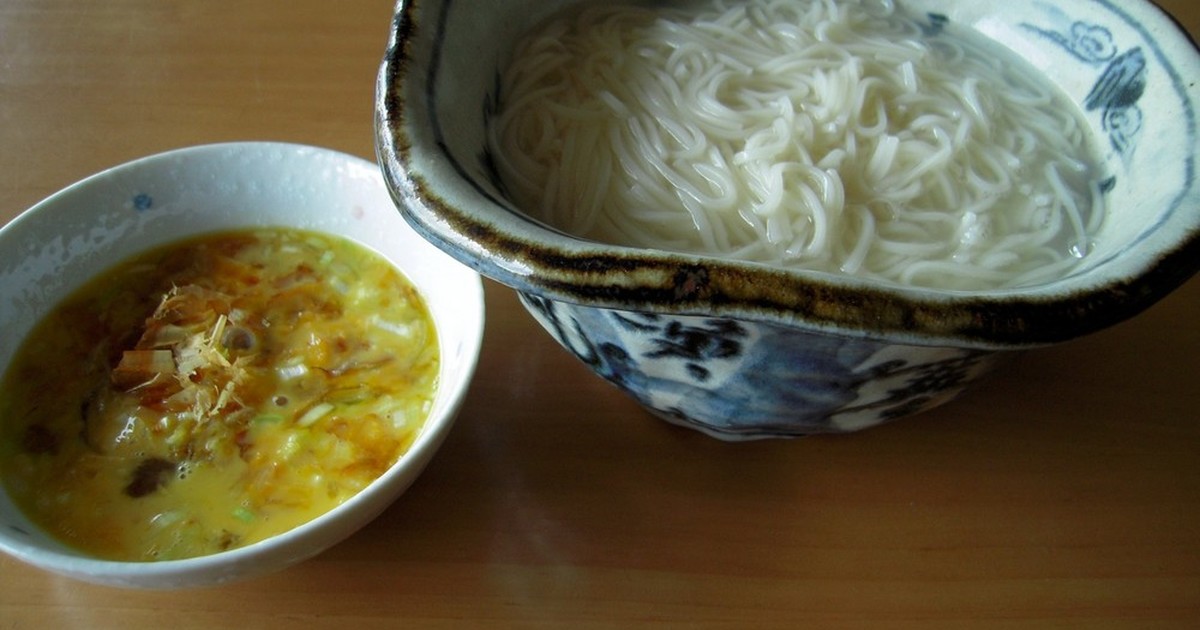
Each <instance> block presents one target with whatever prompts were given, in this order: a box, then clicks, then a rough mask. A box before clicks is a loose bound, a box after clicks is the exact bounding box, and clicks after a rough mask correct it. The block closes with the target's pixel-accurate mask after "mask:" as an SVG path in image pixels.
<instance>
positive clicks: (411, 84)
mask: <svg viewBox="0 0 1200 630" xmlns="http://www.w3.org/2000/svg"><path fill="white" fill-rule="evenodd" d="M585 1H586V0H585ZM568 4H573V3H572V2H570V0H562V1H557V2H536V1H532V0H506V1H505V2H500V3H492V4H489V5H487V7H479V6H476V5H474V4H471V3H467V2H463V1H462V0H438V1H435V2H421V3H401V8H400V11H401V16H400V18H401V19H399V20H398V21H397V24H398V25H400V26H399V27H398V29H397V33H396V34H395V36H394V40H393V42H392V48H391V50H390V51H389V55H388V59H387V61H386V62H385V64H384V67H383V69H382V70H381V73H380V84H379V100H378V103H377V107H378V109H379V112H380V113H379V127H380V128H379V132H378V133H379V145H380V148H381V151H380V154H381V159H382V163H383V165H384V168H385V173H386V174H387V177H388V182H389V184H390V185H392V186H393V187H394V189H396V190H397V191H398V194H399V195H401V196H405V197H406V198H407V201H408V203H407V204H406V208H405V212H407V213H408V215H409V218H410V220H412V221H413V222H414V223H415V224H416V225H417V229H418V230H419V231H421V232H422V234H424V235H425V236H426V237H427V238H430V239H431V240H433V241H434V242H436V243H438V244H439V246H441V247H443V248H445V249H447V250H448V251H450V252H451V253H452V254H454V255H455V256H457V257H459V258H460V259H462V260H464V261H466V262H468V263H469V264H473V265H474V266H476V268H478V269H480V270H481V271H483V272H484V273H485V274H486V275H488V276H491V277H493V278H496V279H498V280H500V281H501V282H504V283H505V284H508V285H510V286H513V287H515V288H517V289H519V290H522V291H528V292H532V293H536V294H541V295H548V296H550V297H554V298H559V299H564V300H567V301H572V302H583V303H595V304H597V305H601V306H605V305H610V306H629V307H635V308H646V309H649V310H657V311H670V310H676V309H685V310H690V311H691V312H696V313H712V312H717V311H719V310H724V311H725V312H727V313H730V314H747V313H751V312H754V313H752V314H757V315H761V316H765V317H769V318H775V319H778V320H783V321H789V322H793V323H796V322H799V323H806V324H808V325H812V326H816V327H826V328H830V329H834V330H838V331H841V332H846V331H857V332H858V333H864V334H884V335H888V334H902V335H903V334H908V335H910V336H913V337H916V338H918V339H914V340H916V341H921V339H919V338H922V337H923V336H925V337H929V336H931V337H943V338H944V337H958V338H959V341H971V342H978V343H982V344H984V345H987V344H994V343H998V344H1001V345H1007V344H1017V345H1020V344H1021V343H1023V341H1022V339H1023V337H1022V335H1025V334H1026V333H1027V331H1028V330H1029V328H1030V326H1029V324H1030V322H1032V321H1034V320H1038V321H1043V322H1049V323H1050V324H1051V326H1048V327H1047V329H1046V332H1045V334H1043V335H1041V338H1040V339H1033V338H1030V339H1027V340H1026V341H1033V342H1035V343H1036V342H1039V341H1041V342H1049V341H1058V340H1062V339H1064V338H1069V337H1073V336H1077V335H1079V334H1083V333H1086V332H1090V331H1091V330H1095V329H1098V328H1101V327H1104V326H1107V325H1110V324H1112V323H1115V322H1116V321H1119V320H1121V319H1124V318H1126V317H1129V316H1132V315H1133V314H1134V313H1136V312H1138V311H1139V310H1141V309H1142V308H1144V307H1145V306H1147V305H1148V304H1149V303H1151V302H1152V301H1153V300H1155V299H1157V298H1159V297H1161V296H1162V295H1164V294H1165V293H1166V292H1168V291H1170V290H1172V289H1173V288H1175V287H1176V286H1178V284H1179V283H1181V282H1182V281H1183V280H1185V279H1186V278H1188V277H1190V276H1191V275H1192V274H1194V273H1195V271H1196V270H1197V265H1198V263H1197V261H1196V258H1197V257H1196V256H1195V255H1194V254H1195V252H1196V249H1197V247H1198V245H1197V231H1198V229H1200V198H1198V192H1197V190H1196V186H1195V175H1196V174H1195V169H1196V163H1195V154H1196V148H1197V146H1198V143H1197V124H1196V102H1197V97H1198V96H1200V87H1198V86H1197V84H1196V83H1195V82H1193V81H1191V80H1190V77H1194V76H1197V74H1200V62H1198V59H1200V57H1198V55H1197V51H1196V48H1195V46H1194V45H1193V44H1192V42H1191V41H1190V39H1189V38H1188V37H1187V36H1186V35H1185V34H1184V33H1183V31H1182V30H1181V29H1180V28H1179V27H1178V25H1176V24H1175V23H1174V22H1173V21H1172V20H1171V19H1170V18H1169V17H1167V16H1166V15H1165V14H1164V13H1162V11H1161V10H1159V9H1158V8H1157V7H1155V6H1154V5H1152V4H1151V3H1149V2H1144V1H1141V0H1138V1H1135V2H1125V3H1121V4H1120V5H1119V6H1118V5H1116V4H1114V3H1111V2H1107V1H1105V0H1065V1H1063V2H1057V3H1052V4H1051V3H1045V2H1041V1H1039V0H1014V1H1013V2H1009V3H1005V4H1004V5H1003V6H1002V7H1001V6H1000V5H996V4H994V3H978V2H963V1H956V0H910V1H909V2H904V3H901V4H902V5H903V6H906V7H907V8H908V9H909V10H911V11H913V12H915V13H916V14H918V15H921V14H926V15H935V16H939V17H940V16H944V17H946V18H947V19H949V20H950V21H951V22H954V23H959V24H963V25H966V26H970V27H972V28H975V29H977V30H979V31H981V32H982V33H984V34H985V35H987V36H989V37H991V38H993V39H995V40H996V41H998V42H1000V43H1001V44H1003V45H1005V46H1006V47H1008V48H1010V49H1011V50H1013V51H1015V52H1016V53H1017V54H1018V55H1020V56H1021V57H1024V58H1025V59H1026V60H1028V61H1029V62H1030V63H1031V64H1032V65H1033V66H1034V67H1035V68H1037V69H1038V70H1040V71H1041V72H1043V73H1045V74H1046V75H1047V76H1048V77H1049V78H1050V79H1051V80H1052V81H1053V82H1054V83H1056V84H1057V85H1058V86H1059V87H1060V88H1061V89H1062V90H1063V91H1064V92H1065V93H1066V94H1067V96H1068V97H1069V98H1070V99H1071V100H1072V101H1073V102H1075V103H1077V104H1078V105H1079V107H1080V109H1081V110H1083V113H1084V117H1085V119H1086V121H1087V123H1088V124H1089V126H1090V127H1091V129H1092V131H1093V133H1094V134H1095V136H1096V137H1097V139H1098V142H1097V144H1098V145H1099V146H1100V147H1101V148H1102V150H1103V152H1104V155H1103V159H1104V161H1105V166H1106V168H1107V171H1108V173H1109V174H1110V175H1111V179H1109V180H1108V182H1107V193H1106V195H1107V206H1108V218H1107V220H1106V221H1105V224H1104V225H1103V227H1102V229H1101V231H1100V232H1099V233H1098V234H1097V235H1096V237H1095V243H1094V249H1093V251H1092V253H1091V254H1090V255H1089V256H1088V257H1087V258H1086V259H1085V261H1084V264H1082V265H1081V266H1080V267H1078V268H1077V269H1076V270H1075V271H1073V272H1072V273H1071V274H1070V275H1068V276H1067V277H1064V278H1063V279H1061V280H1059V281H1056V282H1052V283H1048V284H1045V285H1040V286H1035V287H1029V288H1022V289H999V290H993V291H987V292H982V293H980V292H974V293H964V292H931V291H926V290H907V289H903V288H901V289H890V288H889V289H883V290H877V287H871V286H870V285H864V284H862V283H861V282H860V281H857V280H855V279H852V278H831V277H828V276H824V275H822V274H815V273H812V272H803V271H799V272H791V273H776V272H775V271H774V270H765V269H762V268H761V267H760V266H757V265H753V264H740V263H736V262H728V261H717V260H712V259H707V258H705V257H702V256H686V255H678V254H673V253H668V252H659V251H653V250H634V249H630V248H624V247H617V246H612V245H604V244H598V243H591V242H586V241H582V240H579V239H575V238H572V237H570V236H568V235H564V234H562V233H560V232H558V231H556V230H553V229H551V228H548V227H546V226H545V225H543V224H540V223H539V222H537V221H534V220H531V219H529V218H528V217H526V216H524V215H523V214H521V212H519V211H518V210H517V209H516V208H514V207H513V206H512V205H511V204H510V203H509V202H508V201H507V200H506V199H505V198H504V197H503V195H502V193H501V192H500V188H499V187H498V186H497V185H496V184H495V177H494V175H493V173H494V169H493V168H492V167H491V163H492V160H491V159H490V157H489V150H488V148H487V146H486V141H485V128H486V125H487V121H488V115H489V112H491V111H494V108H495V106H496V95H497V91H498V78H497V71H498V70H499V69H500V68H502V67H504V65H506V64H507V62H508V55H509V52H510V49H511V46H512V42H513V40H514V39H515V38H516V37H518V36H519V34H520V33H522V32H523V31H524V30H525V29H527V28H528V27H529V26H530V25H531V24H534V23H536V22H537V21H538V20H541V19H543V18H544V17H545V16H547V15H548V14H550V13H551V12H553V11H555V10H557V9H560V8H562V7H563V6H565V5H568ZM480 59H488V60H492V59H494V60H496V61H495V62H494V63H480V62H479V60H480ZM607 268H618V269H619V270H620V271H621V273H620V274H619V275H614V274H607V275H604V274H599V275H598V274H597V270H601V271H603V270H604V269H607ZM696 269H702V271H703V274H702V275H703V276H704V278H705V279H706V280H708V281H710V282H711V283H712V292H711V294H710V295H706V296H701V297H700V298H698V299H696V300H694V301H692V302H690V303H689V302H688V301H687V300H679V299H678V298H679V296H678V295H677V294H676V293H677V292H675V293H673V292H672V291H670V290H669V289H670V288H671V283H672V282H673V281H675V280H674V279H676V278H678V277H680V274H681V273H683V274H684V276H685V277H688V278H689V279H692V280H694V279H695V274H692V275H691V276H689V275H688V274H689V273H691V271H690V270H696ZM631 271H632V273H630V272H631ZM601 276H602V277H601ZM746 277H753V278H754V282H753V283H747V282H746V281H745V280H744V278H746ZM739 278H740V280H739ZM722 283H724V284H722ZM751 284H753V286H751ZM1135 284H1136V285H1137V286H1136V287H1132V285H1135ZM733 285H736V286H733ZM731 286H732V287H733V288H730V287H731ZM603 287H607V288H608V289H610V290H608V291H605V290H603ZM1131 287H1132V288H1133V290H1131ZM664 288H665V289H668V290H665V291H663V289H664ZM847 288H849V290H847ZM654 291H658V292H657V293H655V292H654ZM817 291H820V292H822V294H823V295H825V296H828V297H829V299H828V300H826V301H833V302H839V303H843V304H842V305H841V306H839V307H838V308H837V309H834V310H833V311H836V312H833V311H830V312H826V313H822V314H817V313H816V310H817V309H815V308H813V306H814V305H813V300H814V298H813V293H814V292H817ZM1116 293H1124V294H1130V293H1136V294H1137V301H1136V303H1134V302H1130V301H1127V300H1128V299H1131V298H1127V296H1125V295H1123V296H1117V295H1116ZM1101 294H1103V295H1101ZM1097 296H1099V299H1097ZM852 300H853V301H855V302H857V303H858V304H862V305H865V306H864V307H863V308H858V307H857V306H856V307H854V308H843V306H844V305H845V304H848V303H849V302H850V301H852ZM1089 300H1090V301H1091V302H1092V303H1094V304H1095V305H1094V306H1088V305H1087V304H1085V302H1088V301H1089ZM1068 302H1069V303H1068ZM947 305H949V306H950V307H952V310H953V311H954V313H952V314H948V313H947V312H946V310H947V309H946V308H945V307H946V306H947ZM997 305H1002V306H1003V307H1004V308H1000V309H998V308H996V307H997ZM1080 308H1084V309H1085V310H1087V316H1086V317H1079V314H1080V311H1079V309H1080ZM827 310H828V309H827ZM803 311H807V312H803ZM1034 311H1038V312H1034ZM1068 313H1070V314H1068ZM1000 319H1003V320H1005V321H1000ZM868 320H871V321H875V322H882V321H887V322H888V323H886V324H884V325H883V326H884V328H877V329H872V328H871V326H872V324H870V323H868ZM935 320H936V321H935ZM917 321H920V322H929V326H930V327H929V329H928V330H926V331H923V330H922V327H923V326H925V324H920V323H919V324H915V325H914V322H917ZM971 321H974V322H976V323H975V324H971V323H967V322H971ZM976 325H978V328H977V329H971V327H972V326H976ZM905 329H907V332H905ZM925 333H927V335H926V334H925ZM967 338H972V339H967ZM925 342H928V339H925Z"/></svg>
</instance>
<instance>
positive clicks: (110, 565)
mask: <svg viewBox="0 0 1200 630" xmlns="http://www.w3.org/2000/svg"><path fill="white" fill-rule="evenodd" d="M264 226H280V227H292V228H301V229H307V230H313V231H318V232H323V233H328V234H333V235H338V236H342V237H346V238H349V239H351V240H353V241H357V242H359V243H361V244H363V245H365V246H367V247H369V248H371V249H373V250H375V251H377V252H379V253H381V254H382V255H383V256H384V257H386V258H387V259H388V260H390V261H391V262H392V263H393V264H395V265H396V266H397V267H398V268H399V269H400V270H402V271H403V273H404V274H405V275H406V276H407V277H408V278H409V279H410V280H411V281H412V282H413V284H414V285H415V286H416V287H417V289H418V291H419V292H420V293H421V294H422V296H423V297H424V298H425V300H426V302H427V304H428V306H429V309H430V311H431V314H432V316H433V319H434V321H435V324H436V327H437V331H438V341H439V343H440V347H441V371H440V374H439V376H438V383H439V385H438V391H437V393H436V395H435V398H434V404H433V408H432V411H431V413H430V417H429V419H428V421H427V422H426V424H425V427H424V429H423V430H422V432H421V434H420V435H419V436H418V438H417V440H416V442H415V443H414V444H413V446H412V448H411V449H410V450H409V451H408V453H407V454H405V455H404V456H403V457H401V458H400V460H399V461H398V462H397V463H396V464H395V465H393V466H392V467H391V468H390V469H389V470H388V471H387V472H385V473H384V474H383V476H381V477H380V478H379V479H377V480H376V481H375V482H374V483H372V484H371V485H370V486H368V487H367V488H366V489H364V490H363V491H362V492H360V493H359V494H358V495H356V496H355V497H353V498H351V499H350V500H348V501H347V502H345V503H344V504H342V505H340V506H339V507H337V508H335V509H333V510H332V511H330V512H328V513H326V514H325V515H323V516H321V517H319V518H317V519H315V520H313V521H310V522H309V523H306V524H304V525H301V526H299V527H297V528H295V529H293V530H291V531H288V532H286V533H284V534H280V535H278V536H275V537H273V538H270V539H268V540H265V541H262V542H259V543H256V544H253V545H249V546H246V547H243V548H239V549H234V550H230V551H226V552H222V553H218V554H215V555H210V556H204V557H199V558H193V559H187V560H172V561H163V562H114V561H107V560H97V559H95V558H91V557H88V556H87V555H85V554H83V553H80V552H78V551H75V550H73V549H71V548H69V547H67V546H65V545H63V544H61V543H59V542H58V541H56V540H55V539H53V538H51V537H50V536H48V535H47V534H45V533H43V532H42V531H41V530H40V529H39V528H38V527H37V526H35V525H33V524H32V523H31V522H30V521H29V520H28V519H27V518H26V517H25V516H24V514H23V513H22V512H21V510H19V509H18V508H17V507H16V506H14V505H13V503H12V501H11V500H10V498H9V497H8V495H7V493H6V492H4V491H2V489H0V549H2V550H3V551H4V552H6V553H8V554H10V555H12V556H13V557H16V558H18V559H20V560H22V561H24V562H27V563H29V564H31V565H34V566H37V567H41V568H43V569H46V570H49V571H52V572H55V573H59V574H62V575H66V576H70V577H73V578H77V579H81V580H85V581H89V582H95V583H102V584H108V585H114V586H124V587H137V588H153V589H168V588H182V587H196V586H206V585H215V584H220V583H225V582H229V581H231V580H235V579H241V578H247V577H250V576H254V575H260V574H265V573H268V572H273V571H277V570H280V569H283V568H284V567H287V566H289V565H292V564H294V563H296V562H300V561H302V560H305V559H307V558H309V557H311V556H314V555H316V554H317V553H320V552H321V551H323V550H325V549H327V548H328V547H330V546H332V545H334V544H335V543H337V542H339V541H341V540H343V539H344V538H346V537H347V536H349V535H351V534H352V533H354V532H355V531H356V530H358V529H359V528H360V527H362V526H363V525H365V524H366V523H367V522H369V521H370V520H372V519H373V518H375V517H376V516H377V515H379V513H380V512H382V511H383V510H384V509H385V508H387V507H388V505H390V504H391V503H392V502H393V501H394V500H395V499H396V498H397V497H398V496H399V495H400V494H401V493H403V492H404V490H405V489H407V488H408V487H409V485H410V484H412V483H413V481H414V480H415V479H416V477H417V475H418V474H420V472H421V470H422V469H423V468H424V467H425V465H426V464H427V463H428V462H429V460H430V458H432V457H433V454H434V452H435V451H436V450H437V449H438V447H439V446H440V445H441V443H442V441H443V439H444V438H445V437H446V435H447V433H448V432H449V430H450V428H451V426H452V424H453V422H454V419H455V416H456V414H457V412H458V410H459V408H460V406H461V403H462V401H463V397H464V395H465V393H466V390H467V385H468V383H469V381H470V380H471V377H472V375H473V373H474V370H475V366H476V362H477V359H478V356H479V349H480V344H481V342H482V338H483V320H484V303H483V286H482V282H481V281H480V278H479V275H478V274H476V273H475V272H473V271H471V270H470V269H468V268H467V267H465V266H463V265H462V264H460V263H458V262H456V261H454V260H453V259H452V258H450V257H449V256H447V255H446V254H443V253H442V252H441V251H440V250H438V249H437V248H435V247H433V246H432V245H430V244H429V243H428V242H427V241H425V240H424V239H422V238H421V237H419V236H417V234H416V233H414V232H413V231H412V230H411V229H410V228H409V226H408V225H407V224H406V223H405V221H404V220H403V218H402V217H401V215H400V214H399V213H398V212H397V210H396V206H395V204H394V203H393V200H392V198H391V197H390V196H389V194H388V191H387V188H386V187H385V186H384V185H383V181H382V178H381V176H380V172H379V168H378V166H377V165H376V164H374V163H372V162H369V161H366V160H362V159H360V158H357V157H353V156H349V155H345V154H341V153H337V152H333V151H329V150H326V149H320V148H314V147H306V146H299V145H291V144H276V143H258V142H247V143H231V144H217V145H208V146H199V147H193V148H186V149H180V150H177V151H171V152H168V153H163V154H159V155H155V156H151V157H147V158H143V159H140V160H136V161H133V162H130V163H127V164H124V165H121V166H117V167H115V168H112V169H110V170H107V171H104V172H102V173H99V174H97V175H94V176H92V177H89V178H87V179H85V180H83V181H81V182H78V183H76V184H74V185H72V186H70V187H68V188H66V189H65V190H62V191H60V192H58V193H56V194H54V195H52V196H51V197H49V198H47V199H46V200H44V201H42V202H41V203H39V204H37V205H35V206H34V207H32V208H30V209H29V210H27V211H26V212H25V213H23V214H22V215H21V216H19V217H18V218H17V219H15V220H14V221H12V222H11V223H10V224H8V225H6V226H4V228H3V229H0V330H3V331H4V335H3V336H0V367H4V368H7V366H8V364H9V363H10V361H11V360H12V357H13V354H14V352H15V350H16V349H17V347H18V346H19V344H20V342H21V340H22V339H23V338H24V337H25V335H26V334H28V332H29V330H30V329H31V328H32V327H33V326H34V325H35V323H36V322H37V321H38V320H39V319H40V318H41V317H43V316H44V315H45V314H46V313H47V312H48V311H49V310H50V309H51V308H52V307H53V306H54V305H55V304H56V303H57V302H59V301H60V300H61V299H62V298H64V297H65V296H66V295H67V294H68V293H70V292H71V291H73V290H75V289H76V288H78V287H80V286H81V285H82V284H84V283H85V282H87V281H88V280H89V279H90V278H91V277H93V276H94V275H95V274H97V273H98V272H102V271H104V270H105V269H107V268H109V267H111V266H112V265H114V264H116V263H117V262H119V261H121V260H124V259H126V258H128V257H130V256H133V255H135V254H137V253H139V252H142V251H145V250H148V249H151V248H154V247H156V246H159V245H164V244H168V243H171V242H175V241H178V240H180V239H183V238H187V237H191V236H195V235H199V234H202V233H207V232H214V231H223V230H228V229H235V228H244V227H264Z"/></svg>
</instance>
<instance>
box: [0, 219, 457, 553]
mask: <svg viewBox="0 0 1200 630" xmlns="http://www.w3.org/2000/svg"><path fill="white" fill-rule="evenodd" d="M438 361H439V353H438V348H437V340H436V335H435V332H434V327H433V324H432V321H431V318H430V316H429V313H428V311H427V309H426V306H425V304H424V302H423V301H422V299H421V298H420V296H419V295H418V294H417V292H416V290H415V289H414V288H413V287H412V285H411V284H410V283H409V282H408V281H407V279H406V278H404V277H403V276H402V275H401V274H400V273H399V272H398V271H397V270H396V269H395V268H394V267H392V266H391V265H390V264H389V263H388V262H387V261H385V260H383V259H382V258H380V257H378V256H377V255H376V254H374V253H373V252H370V251H369V250H367V249H365V248H363V247H361V246H359V245H357V244H354V243H351V242H349V241H346V240H343V239H340V238H335V237H329V236H325V235H318V234H315V233H310V232H304V231H296V230H287V229H264V230H255V231H248V232H236V233H226V234H220V235H216V236H210V237H204V238H201V239H197V240H194V241H188V242H184V243H180V244H176V245H173V246H169V247H166V248H162V249H159V250H156V251H154V252H152V253H150V254H147V255H144V256H140V257H138V258H137V259H135V260H132V261H130V262H127V263H124V264H122V265H120V266H119V267H118V268H116V269H114V270H112V271H110V272H107V273H105V274H103V275H102V276H101V277H100V278H98V279H96V280H94V281H92V282H91V283H89V284H88V285H86V286H85V287H84V288H83V289H81V290H80V291H78V292H77V293H76V294H74V295H73V296H72V297H70V298H69V299H68V300H67V301H66V302H64V303H63V304H62V305H60V306H59V307H58V308H56V309H55V310H54V311H53V312H52V313H51V314H50V315H49V316H48V317H46V318H45V320H44V321H43V322H41V323H40V324H39V325H38V326H37V327H36V328H35V329H34V331H33V332H32V333H31V335H30V336H29V338H28V339H27V341H26V342H25V343H24V344H23V345H22V347H21V348H20V349H19V350H18V353H17V355H16V356H15V357H14V360H13V363H12V365H11V367H10V369H9V370H8V373H7V374H6V375H5V378H4V380H3V382H2V383H0V422H3V426H0V431H2V434H0V438H2V441H0V473H2V474H3V478H4V482H5V484H6V485H7V487H8V490H9V493H10V495H11V496H12V497H13V500H14V501H15V502H16V503H17V504H18V505H19V506H20V507H21V508H22V509H23V510H24V511H25V512H26V513H27V514H28V516H29V517H30V518H31V519H32V520H33V521H34V522H36V523H37V524H39V525H40V526H41V527H43V528H45V529H46V530H47V531H49V532H50V533H52V534H53V535H55V536H56V537H58V538H60V539H61V540H63V541H64V542H66V543H67V544H70V545H72V546H74V547H77V548H79V549H81V550H83V551H86V552H88V553H91V554H93V555H96V556H98V557H102V558H109V559H118V560H166V559H177V558H186V557H194V556H199V555H205V554H210V553H215V552H218V551H222V550H226V549H230V548H234V547H239V546H243V545H247V544H251V543H253V542H257V541H260V540H263V539H265V538H268V537H270V536H272V535H275V534H278V533H281V532H284V531H287V530H289V529H291V528H293V527H295V526H297V525H300V524H302V523H305V522H307V521H309V520H311V519H313V518H315V517H317V516H319V515H321V514H323V513H325V512H326V511H328V510H330V509H331V508H333V507H334V506H336V505H338V504H339V503H341V502H343V501H345V500H346V499H348V498H349V497H351V496H353V495H354V494H355V493H357V492H358V491H359V490H361V489H362V488H364V487H365V486H367V485H368V484H370V483H371V482H372V481H373V480H374V479H375V478H377V477H378V476H379V475H380V474H382V473H383V472H384V471H385V470H387V469H388V468H389V467H390V466H391V465H392V464H393V463H394V462H395V461H396V460H397V459H398V458H399V457H401V456H402V455H403V454H404V452H405V451H406V450H407V449H408V448H409V446H410V445H411V443H412V441H413V439H414V438H415V437H416V435H417V433H418V432H419V430H420V428H421V426H422V424H423V422H424V420H425V418H426V416H427V415H428V412H429V408H430V405H431V403H432V398H433V393H434V388H435V385H436V378H437V373H438Z"/></svg>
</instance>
